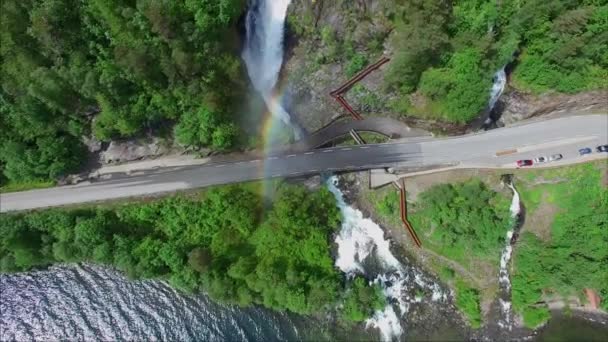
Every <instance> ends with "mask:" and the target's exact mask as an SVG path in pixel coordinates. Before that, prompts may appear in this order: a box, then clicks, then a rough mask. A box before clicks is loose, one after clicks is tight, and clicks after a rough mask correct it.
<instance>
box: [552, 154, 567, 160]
mask: <svg viewBox="0 0 608 342" xmlns="http://www.w3.org/2000/svg"><path fill="white" fill-rule="evenodd" d="M562 158H564V156H562V155H561V154H560V153H558V154H554V155H552V156H551V157H549V161H556V160H560V159H562Z"/></svg>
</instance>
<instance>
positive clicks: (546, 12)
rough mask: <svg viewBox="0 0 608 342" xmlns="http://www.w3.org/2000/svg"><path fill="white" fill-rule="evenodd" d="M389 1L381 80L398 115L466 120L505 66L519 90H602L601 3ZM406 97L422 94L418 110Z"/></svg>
mask: <svg viewBox="0 0 608 342" xmlns="http://www.w3.org/2000/svg"><path fill="white" fill-rule="evenodd" d="M395 2H396V4H397V6H393V8H394V12H392V13H391V14H390V18H392V21H393V24H394V25H395V31H396V32H395V34H394V36H393V37H392V39H393V41H392V45H393V46H394V51H395V52H394V54H393V56H392V58H393V63H391V66H390V70H389V72H388V74H387V75H386V81H387V85H388V86H389V88H391V89H395V90H397V91H398V92H399V93H400V94H401V97H400V99H399V100H397V102H396V103H395V104H394V107H395V109H397V110H398V111H399V112H403V113H408V114H418V115H422V116H425V117H429V118H433V119H440V120H444V121H450V122H457V123H465V122H467V121H470V120H471V119H473V118H474V117H476V116H477V115H478V113H479V112H480V111H482V110H483V109H484V108H485V106H486V104H487V102H488V99H489V91H490V88H491V84H492V76H493V74H494V73H495V72H496V71H497V70H498V69H500V68H502V67H503V66H504V65H505V64H507V63H512V66H513V74H512V84H513V85H514V86H515V87H517V88H518V89H520V90H523V91H529V92H533V93H541V92H547V91H557V92H563V93H576V92H580V91H585V90H592V89H606V88H608V20H607V19H606V18H608V3H607V2H606V1H603V0H578V1H577V0H553V1H546V0H522V1H514V0H513V1H494V0H455V1H443V0H395ZM389 8H390V6H389ZM412 94H416V95H423V96H424V97H425V98H426V100H427V102H428V103H427V104H426V105H425V106H423V107H424V108H422V109H420V108H418V109H416V108H414V107H415V106H413V105H412V104H411V96H410V95H412ZM420 110H422V111H423V113H422V112H421V113H418V112H417V111H420Z"/></svg>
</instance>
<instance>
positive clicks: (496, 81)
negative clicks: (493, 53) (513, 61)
mask: <svg viewBox="0 0 608 342" xmlns="http://www.w3.org/2000/svg"><path fill="white" fill-rule="evenodd" d="M506 84H507V74H506V72H505V67H504V66H503V67H502V68H501V69H500V70H498V71H497V72H496V73H495V74H494V78H493V84H492V90H490V101H488V111H489V112H491V111H492V109H494V106H495V105H496V101H498V98H500V95H502V92H503V90H505V85H506Z"/></svg>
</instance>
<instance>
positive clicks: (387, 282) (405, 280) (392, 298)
mask: <svg viewBox="0 0 608 342" xmlns="http://www.w3.org/2000/svg"><path fill="white" fill-rule="evenodd" d="M337 183H338V178H337V177H336V176H332V177H330V178H329V180H328V181H327V186H328V188H329V190H330V191H331V192H332V193H333V194H334V196H335V197H336V202H337V204H338V207H339V208H340V212H341V214H342V227H341V229H340V232H339V234H338V235H337V236H336V240H335V242H336V244H337V245H338V257H337V258H336V266H337V267H338V268H339V269H340V270H341V271H342V272H344V273H346V274H347V276H350V277H352V276H355V275H357V274H361V275H369V274H370V273H372V272H371V271H370V270H368V269H366V266H365V261H367V260H369V259H373V260H375V261H376V267H377V268H379V270H375V271H376V272H375V273H377V275H376V277H375V279H374V280H373V282H372V283H374V284H379V285H380V286H381V287H382V289H383V293H384V295H385V297H386V298H387V303H388V304H387V306H386V307H385V308H384V309H383V310H378V311H376V312H375V313H374V315H373V316H372V317H370V318H369V319H368V320H367V321H366V327H371V328H377V329H379V330H380V333H381V334H382V338H383V339H384V340H386V341H389V340H391V339H394V338H399V337H400V336H401V335H402V334H403V327H402V326H401V320H402V318H403V317H404V316H405V314H407V312H408V311H409V308H410V305H411V304H413V303H418V302H420V301H421V300H422V298H420V297H418V296H415V295H412V289H413V288H414V286H417V287H418V288H421V289H424V290H425V292H429V293H431V296H430V298H429V299H430V300H431V301H446V300H447V298H448V292H447V291H444V290H443V289H441V287H440V286H439V285H438V284H436V283H434V282H433V281H432V280H430V279H428V278H427V277H426V276H425V275H424V274H423V273H422V272H421V271H420V270H418V269H415V268H413V267H409V266H407V265H403V264H401V263H400V262H399V260H397V258H396V257H395V256H394V255H393V254H392V253H391V251H390V241H389V240H387V239H385V237H384V231H383V230H382V228H380V226H379V225H378V224H376V223H375V222H374V221H372V220H371V219H369V218H364V217H363V213H362V212H361V211H360V210H357V209H355V208H353V207H351V206H349V205H348V204H346V202H345V200H344V195H343V194H342V191H340V189H339V188H338V186H337Z"/></svg>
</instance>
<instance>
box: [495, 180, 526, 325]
mask: <svg viewBox="0 0 608 342" xmlns="http://www.w3.org/2000/svg"><path fill="white" fill-rule="evenodd" d="M507 186H508V187H509V188H510V189H511V191H513V198H512V199H511V206H510V207H509V211H510V213H511V217H512V218H513V219H515V221H517V218H518V216H519V214H520V213H521V203H520V199H519V193H518V192H517V190H516V189H515V187H514V186H513V183H509V184H507ZM515 224H517V223H516V222H515V223H514V224H513V227H512V228H511V229H510V230H509V231H507V235H506V239H505V240H506V244H505V248H504V249H503V251H502V253H501V255H500V271H499V274H498V283H499V285H500V287H501V290H502V292H503V294H504V296H505V297H507V298H504V299H503V298H499V302H500V308H501V312H502V318H501V320H500V321H499V322H498V325H499V326H501V327H502V328H506V329H509V330H511V329H512V327H513V325H512V313H511V301H510V293H511V292H510V291H511V278H510V276H509V269H508V266H509V261H510V260H511V256H512V254H513V246H512V245H511V238H512V237H513V229H514V227H515Z"/></svg>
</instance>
